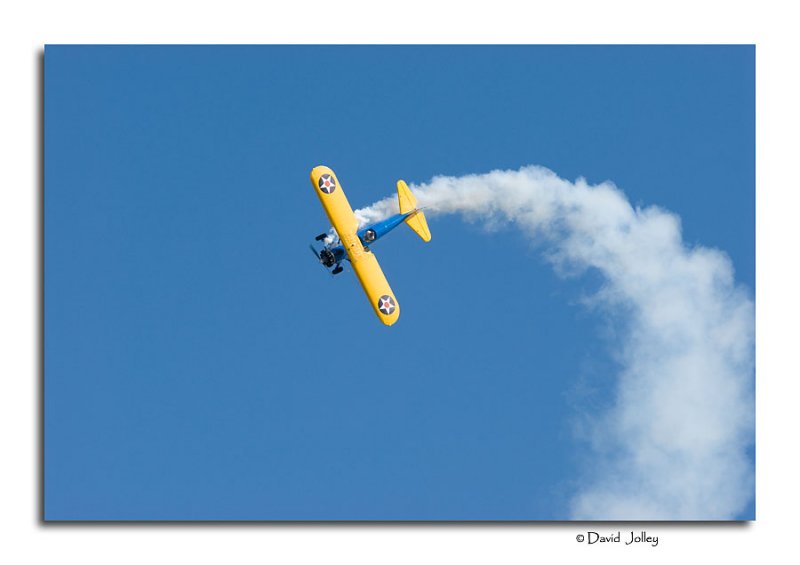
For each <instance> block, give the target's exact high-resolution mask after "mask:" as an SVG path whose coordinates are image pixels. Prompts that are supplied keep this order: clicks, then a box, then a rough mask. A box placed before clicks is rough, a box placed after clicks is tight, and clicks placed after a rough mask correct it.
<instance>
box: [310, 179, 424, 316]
mask: <svg viewBox="0 0 800 565" xmlns="http://www.w3.org/2000/svg"><path fill="white" fill-rule="evenodd" d="M311 184H312V185H313V186H314V192H316V193H317V196H318V197H319V201H320V202H322V207H323V208H324V209H325V213H326V214H327V215H328V219H329V220H330V222H331V225H332V226H333V229H334V230H336V234H337V235H338V237H339V242H336V241H331V242H329V243H323V245H324V247H323V248H322V250H321V251H317V250H316V249H315V248H314V246H313V245H312V246H311V250H312V251H313V252H314V255H315V256H316V257H317V259H318V260H319V262H320V263H322V265H323V266H324V267H325V268H327V269H332V271H331V273H332V274H334V275H336V274H339V273H341V272H342V265H341V263H342V261H345V260H347V261H350V264H351V265H352V266H353V270H354V271H355V272H356V276H357V277H358V282H360V283H361V286H362V287H363V289H364V292H365V293H366V294H367V298H368V299H369V303H370V304H371V305H372V309H373V310H374V311H375V314H376V315H377V316H378V318H379V319H380V321H381V322H383V323H384V324H386V325H387V326H391V325H392V324H394V323H395V322H396V321H397V318H399V317H400V303H399V302H397V298H396V297H395V295H394V293H393V292H392V289H391V287H390V286H389V283H388V281H387V280H386V277H385V276H384V274H383V271H382V270H381V267H380V265H378V260H377V259H376V258H375V255H374V254H373V253H372V250H371V249H370V245H372V244H373V243H374V242H376V241H377V240H378V239H380V238H381V237H383V236H384V235H386V234H387V233H389V232H390V231H392V230H393V229H394V228H396V227H397V226H399V225H400V224H401V223H405V224H406V225H408V226H409V227H410V228H411V229H412V230H414V232H416V234H417V235H419V236H420V237H421V238H422V239H423V241H430V240H431V232H430V230H428V222H427V221H426V220H425V214H424V213H423V212H422V210H420V209H419V208H417V199H416V198H414V195H413V194H412V193H411V191H410V190H409V188H408V186H406V183H405V182H404V181H402V180H399V181H397V199H398V203H399V205H400V213H399V214H396V215H394V216H392V217H391V218H388V219H386V220H382V221H380V222H376V223H374V224H371V225H369V226H365V227H362V228H360V229H359V227H358V220H356V217H355V214H353V209H352V208H351V207H350V204H349V203H348V202H347V197H346V196H345V195H344V191H343V190H342V185H340V184H339V180H338V179H337V178H336V175H335V174H334V172H333V171H332V170H331V169H329V168H328V167H323V166H319V167H314V168H313V169H312V170H311ZM328 239H329V236H328V234H325V233H323V234H320V235H318V236H317V238H316V240H317V241H321V242H325V240H328Z"/></svg>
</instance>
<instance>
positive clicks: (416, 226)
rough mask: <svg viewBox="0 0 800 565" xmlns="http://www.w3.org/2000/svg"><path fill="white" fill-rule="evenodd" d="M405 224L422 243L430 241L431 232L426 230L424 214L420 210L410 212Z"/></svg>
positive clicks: (426, 223)
mask: <svg viewBox="0 0 800 565" xmlns="http://www.w3.org/2000/svg"><path fill="white" fill-rule="evenodd" d="M405 222H406V224H408V227H410V228H411V229H412V230H414V231H415V232H416V234H417V235H418V236H420V237H421V238H422V241H430V240H431V230H429V229H428V222H427V221H426V220H425V213H424V212H423V211H422V210H417V211H416V212H412V213H411V214H410V215H409V216H408V217H407V218H406V219H405Z"/></svg>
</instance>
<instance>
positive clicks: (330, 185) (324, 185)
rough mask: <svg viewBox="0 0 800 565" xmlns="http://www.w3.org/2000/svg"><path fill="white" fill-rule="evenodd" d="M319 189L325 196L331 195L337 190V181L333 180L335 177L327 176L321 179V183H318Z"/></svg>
mask: <svg viewBox="0 0 800 565" xmlns="http://www.w3.org/2000/svg"><path fill="white" fill-rule="evenodd" d="M317 185H318V186H319V189H320V190H321V191H322V192H324V193H325V194H330V193H331V192H333V191H334V190H336V181H335V180H333V176H331V175H328V174H325V175H322V176H321V177H319V182H318V183H317Z"/></svg>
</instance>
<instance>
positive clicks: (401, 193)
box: [397, 180, 431, 241]
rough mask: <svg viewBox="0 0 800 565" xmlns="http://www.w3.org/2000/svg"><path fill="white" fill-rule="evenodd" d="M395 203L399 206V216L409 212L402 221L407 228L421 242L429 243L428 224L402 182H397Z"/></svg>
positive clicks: (414, 199)
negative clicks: (420, 239)
mask: <svg viewBox="0 0 800 565" xmlns="http://www.w3.org/2000/svg"><path fill="white" fill-rule="evenodd" d="M397 201H398V203H399V204H400V213H401V214H407V213H409V212H411V213H410V214H409V215H408V217H407V218H406V219H405V220H404V221H405V223H406V224H407V225H408V227H410V228H411V229H412V230H414V232H415V233H416V234H417V235H418V236H420V237H421V238H422V240H423V241H430V240H431V231H430V230H429V229H428V222H427V220H425V214H424V213H423V211H422V210H420V209H418V208H417V199H416V198H414V195H413V194H412V193H411V190H410V189H409V188H408V185H406V183H405V181H402V180H399V181H397Z"/></svg>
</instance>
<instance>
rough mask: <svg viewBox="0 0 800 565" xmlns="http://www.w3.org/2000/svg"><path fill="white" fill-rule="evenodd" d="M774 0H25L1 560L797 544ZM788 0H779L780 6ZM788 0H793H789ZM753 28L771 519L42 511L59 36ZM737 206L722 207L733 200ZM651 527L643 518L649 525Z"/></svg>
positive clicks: (3, 359) (573, 39) (680, 39)
mask: <svg viewBox="0 0 800 565" xmlns="http://www.w3.org/2000/svg"><path fill="white" fill-rule="evenodd" d="M762 4H764V2H760V3H756V2H736V1H727V2H701V1H698V0H694V1H685V0H678V1H676V0H673V1H671V2H634V1H622V0H617V1H604V2H591V1H580V2H576V1H560V2H552V1H551V2H548V3H546V4H541V3H537V4H530V3H527V4H526V3H524V2H511V1H507V0H499V1H498V0H496V1H494V2H488V3H487V2H484V3H481V4H480V6H478V7H472V6H470V5H469V4H467V3H463V2H459V3H456V2H448V3H441V4H440V5H434V4H433V3H432V2H430V1H425V2H421V1H419V0H411V1H406V2H397V3H383V4H379V3H376V2H355V1H351V0H348V1H341V0H339V1H330V0H329V1H327V2H322V1H317V2H292V3H291V5H285V6H280V7H279V8H276V7H273V6H270V5H269V4H268V3H266V2H241V1H236V0H228V1H227V2H224V3H216V4H212V3H208V2H205V3H203V2H198V1H195V2H173V3H168V2H165V1H164V0H161V1H152V0H139V1H136V2H132V1H129V0H125V1H121V2H107V1H106V2H100V1H81V0H78V1H71V2H55V1H52V2H49V1H48V2H44V1H39V2H27V3H22V2H16V3H13V4H9V6H6V7H4V10H3V16H2V21H0V42H2V49H0V63H2V64H0V69H2V73H3V80H2V88H0V96H2V104H0V111H1V112H2V115H1V116H0V118H1V119H0V143H2V152H0V155H2V161H0V163H2V166H0V189H1V190H2V200H1V201H0V246H2V247H1V251H2V252H1V253H0V258H1V260H2V265H3V267H4V268H3V271H2V273H0V280H2V293H0V297H2V298H1V299H0V300H2V301H1V302H0V320H2V322H0V331H2V341H0V343H2V350H0V351H1V353H0V363H2V365H1V366H0V367H2V371H1V372H0V383H2V389H0V390H1V392H0V419H1V420H0V424H2V425H1V426H0V429H2V445H3V455H4V457H3V462H2V464H1V466H0V468H2V471H1V472H2V475H0V477H1V478H2V480H0V489H2V491H0V492H1V494H0V520H2V522H0V532H2V539H3V541H2V543H1V544H0V556H2V557H0V559H2V560H3V561H4V562H6V561H7V562H9V563H62V564H63V563H81V564H92V563H103V564H105V563H136V564H137V565H139V564H141V563H143V562H146V563H168V562H169V563H173V562H179V563H186V562H191V563H198V564H202V563H223V562H224V563H229V562H230V563H267V562H277V563H326V564H327V563H347V564H348V565H349V564H353V563H398V564H400V563H402V564H404V565H405V564H407V563H440V562H458V563H467V564H468V563H525V564H530V563H534V562H537V561H543V562H550V561H553V560H555V561H556V562H559V561H563V560H566V559H568V558H573V557H574V558H579V559H586V560H591V561H592V562H601V563H604V562H614V563H626V562H634V561H636V562H640V561H642V560H643V559H648V558H650V559H653V560H655V561H662V562H673V561H674V559H675V558H676V557H678V558H679V557H681V556H692V562H695V561H699V559H700V558H702V557H703V556H708V557H714V558H715V559H719V560H725V561H728V562H733V563H740V562H749V561H753V560H756V559H758V558H759V556H760V554H761V552H762V551H764V552H766V551H770V552H771V553H772V552H773V551H774V552H775V554H776V555H782V556H791V555H795V556H796V555H797V554H798V551H797V549H795V547H796V546H795V545H794V541H793V539H792V538H793V529H792V519H793V518H794V514H795V511H796V508H797V502H798V500H797V491H798V489H797V486H796V484H797V477H798V476H800V472H799V471H800V469H798V464H797V463H796V459H797V458H796V457H795V456H794V453H795V451H796V445H797V440H796V439H795V438H794V430H796V429H797V427H798V426H797V424H798V421H797V412H798V411H797V410H796V409H794V406H793V404H794V402H795V399H796V398H797V392H798V385H797V380H798V378H799V377H800V371H798V362H797V357H796V355H793V354H792V353H794V350H795V349H796V346H795V343H794V341H795V340H796V339H797V336H798V333H797V330H796V329H795V328H794V327H793V326H790V325H789V323H788V322H787V321H786V320H793V319H795V318H796V317H797V315H798V313H799V312H798V299H797V291H796V290H795V289H797V288H800V284H799V283H800V281H798V276H797V274H796V273H797V268H796V267H795V264H796V262H797V259H798V251H797V248H796V245H795V243H796V242H798V241H800V239H799V238H798V237H797V235H798V234H797V223H798V222H797V221H796V219H795V216H796V215H797V211H798V209H799V208H798V206H797V204H798V198H797V192H798V186H797V182H796V180H795V175H794V170H793V167H794V165H795V162H796V160H797V157H796V154H797V152H798V150H800V147H798V144H797V142H796V136H795V132H796V131H797V129H798V110H797V101H798V100H800V89H799V88H798V73H797V68H798V63H797V61H798V59H797V55H798V49H797V45H796V40H795V33H796V31H795V28H796V25H795V23H796V18H794V17H791V16H790V12H789V11H785V12H784V11H781V10H780V9H775V8H767V9H766V10H765V8H764V7H763V6H762ZM777 4H778V3H776V5H777ZM782 4H783V5H788V4H789V3H782ZM304 42H330V43H371V42H380V43H395V42H400V43H403V42H422V43H755V44H757V92H758V95H757V119H758V122H757V148H758V151H757V183H758V184H757V187H758V189H757V230H758V232H757V233H758V237H757V276H758V279H757V292H756V297H757V298H756V307H757V375H758V397H757V410H758V412H757V417H758V428H757V452H758V460H757V485H758V486H757V489H758V490H757V507H756V512H757V521H756V522H755V523H752V524H738V525H701V526H693V525H656V526H653V525H648V526H646V528H645V529H647V530H648V531H652V532H653V533H656V534H657V535H659V537H660V543H659V547H657V548H649V547H628V548H625V547H622V546H603V547H600V546H592V547H589V546H586V545H585V544H578V543H576V542H575V536H576V535H577V534H579V533H581V532H585V530H587V529H597V530H600V529H607V530H612V531H613V530H616V529H622V530H623V531H625V530H630V529H633V528H632V527H631V526H625V525H620V526H616V525H608V524H606V525H596V526H593V527H591V528H590V527H588V526H586V525H576V524H548V525H513V524H505V525H465V526H458V525H406V526H404V525H397V526H392V525H303V526H269V525H213V524H212V525H199V526H192V525H140V526H115V525H109V526H105V525H99V526H80V525H78V526H74V525H61V526H59V525H42V524H41V523H40V522H39V517H40V512H39V510H40V508H39V503H40V501H39V496H38V488H39V485H38V483H39V457H38V448H39V441H38V433H39V420H38V419H39V417H40V414H39V400H40V396H39V392H40V391H39V377H38V369H39V354H40V351H39V339H38V338H39V336H38V329H39V323H38V319H37V316H38V315H40V311H39V305H38V302H39V283H38V265H39V263H38V262H39V248H38V245H39V243H40V239H39V234H38V229H39V222H38V216H39V214H40V211H41V210H40V201H39V166H40V163H39V142H40V140H39V132H38V131H37V127H39V125H40V124H39V123H38V117H39V111H40V104H41V100H40V90H39V89H40V84H39V71H40V69H39V65H38V57H39V52H40V50H41V48H42V45H43V44H45V43H304ZM720 213H724V209H721V210H720ZM637 529H638V528H637Z"/></svg>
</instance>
